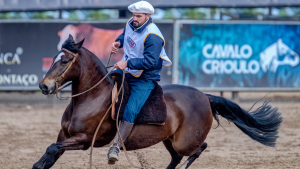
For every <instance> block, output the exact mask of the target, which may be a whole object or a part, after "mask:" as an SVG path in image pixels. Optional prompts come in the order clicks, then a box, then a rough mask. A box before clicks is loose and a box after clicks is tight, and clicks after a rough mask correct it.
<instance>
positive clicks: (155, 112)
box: [111, 72, 167, 125]
mask: <svg viewBox="0 0 300 169" xmlns="http://www.w3.org/2000/svg"><path fill="white" fill-rule="evenodd" d="M111 75H112V76H114V79H115V82H116V85H115V87H114V90H113V92H112V99H113V100H114V98H115V96H116V95H117V91H118V90H119V89H120V87H121V84H122V75H121V74H120V73H118V72H113V73H111ZM116 86H117V87H116ZM129 96H130V86H129V85H128V83H127V81H126V78H125V81H124V96H123V101H122V105H121V109H120V113H119V120H121V119H123V114H124V110H125V106H126V104H127V102H128V100H129ZM121 99H122V91H121V92H120V94H119V97H118V99H117V102H116V103H115V104H114V107H113V108H112V118H113V119H114V120H115V119H116V118H117V113H118V109H119V106H120V102H121ZM166 119H167V107H166V103H165V100H164V98H163V90H162V88H161V86H160V85H159V84H157V85H156V86H155V88H154V89H153V90H152V92H151V94H150V96H149V98H148V99H147V101H146V103H145V104H144V106H143V107H142V109H141V111H140V113H139V114H138V115H137V118H136V119H135V121H134V123H135V124H156V125H164V124H165V121H166Z"/></svg>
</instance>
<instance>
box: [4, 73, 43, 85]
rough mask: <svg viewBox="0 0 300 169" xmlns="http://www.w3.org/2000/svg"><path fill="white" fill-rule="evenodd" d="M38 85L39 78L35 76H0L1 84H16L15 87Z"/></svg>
mask: <svg viewBox="0 0 300 169" xmlns="http://www.w3.org/2000/svg"><path fill="white" fill-rule="evenodd" d="M37 83H38V76H37V75H35V74H31V75H28V74H24V75H17V74H10V75H1V74H0V84H14V85H18V84H20V85H25V86H28V85H36V84H37Z"/></svg>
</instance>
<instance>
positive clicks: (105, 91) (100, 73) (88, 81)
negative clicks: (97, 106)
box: [72, 51, 113, 99]
mask: <svg viewBox="0 0 300 169" xmlns="http://www.w3.org/2000/svg"><path fill="white" fill-rule="evenodd" d="M83 53H84V55H85V56H84V57H82V58H80V69H81V70H80V76H79V78H78V79H77V80H75V81H73V83H72V84H73V85H72V94H73V95H74V94H78V93H81V92H84V91H86V90H88V89H90V88H92V87H93V86H94V85H95V84H97V83H98V82H99V81H100V80H101V79H103V77H104V76H105V75H106V74H107V71H106V68H105V67H104V65H103V64H102V63H101V62H100V61H99V60H96V59H95V58H93V56H91V55H89V54H88V53H87V52H86V51H83ZM112 88H113V80H112V78H111V77H110V76H108V77H106V78H105V79H104V80H103V81H102V82H101V83H100V84H99V85H98V86H96V87H95V88H93V89H92V90H91V91H89V92H87V93H86V94H83V95H81V96H83V97H84V98H86V99H87V98H90V97H92V98H95V97H98V96H100V95H102V96H104V95H109V94H110V93H111V92H110V91H111V90H112ZM78 97H80V96H78Z"/></svg>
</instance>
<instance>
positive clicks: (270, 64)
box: [259, 39, 299, 73]
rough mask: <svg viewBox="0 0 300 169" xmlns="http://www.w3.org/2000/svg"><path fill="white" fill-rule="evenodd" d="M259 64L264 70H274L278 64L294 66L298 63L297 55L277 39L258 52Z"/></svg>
mask: <svg viewBox="0 0 300 169" xmlns="http://www.w3.org/2000/svg"><path fill="white" fill-rule="evenodd" d="M259 57H260V65H261V68H262V69H263V71H264V72H266V71H268V69H269V70H271V71H272V72H274V73H275V72H276V71H277V68H278V66H280V65H290V66H292V67H295V66H297V65H298V64H299V55H298V54H297V53H296V52H294V51H293V50H292V49H290V48H289V47H288V46H287V45H286V44H284V43H283V42H282V39H278V40H277V42H275V43H274V44H272V45H271V46H269V47H267V48H266V49H265V50H264V51H262V52H261V53H260V54H259Z"/></svg>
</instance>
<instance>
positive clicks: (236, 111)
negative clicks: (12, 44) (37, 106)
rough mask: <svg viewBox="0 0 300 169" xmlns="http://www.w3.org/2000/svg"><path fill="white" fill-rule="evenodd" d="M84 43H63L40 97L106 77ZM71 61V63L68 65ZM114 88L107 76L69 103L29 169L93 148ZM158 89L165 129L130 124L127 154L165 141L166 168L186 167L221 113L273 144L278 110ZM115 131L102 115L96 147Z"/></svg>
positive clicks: (191, 90)
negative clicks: (50, 141)
mask: <svg viewBox="0 0 300 169" xmlns="http://www.w3.org/2000/svg"><path fill="white" fill-rule="evenodd" d="M83 41H84V40H82V41H80V42H78V43H75V42H74V39H73V37H72V36H71V35H70V36H69V38H68V39H67V40H66V41H65V42H64V44H63V46H62V50H61V51H60V52H59V53H58V55H56V56H54V58H53V60H54V61H53V64H52V66H51V68H50V69H49V71H48V72H47V74H46V75H45V77H44V78H43V79H42V81H41V82H40V84H39V87H40V88H41V90H42V93H43V94H45V95H47V94H53V93H55V91H56V90H57V88H58V87H60V86H62V85H63V84H65V83H66V82H68V81H72V94H77V93H81V92H84V91H86V90H88V89H89V88H91V87H93V86H94V85H95V84H96V83H97V82H98V81H99V80H100V79H102V78H103V77H104V76H105V75H106V74H107V72H108V71H107V70H106V68H105V66H104V65H103V64H102V62H101V61H100V60H99V59H98V57H97V56H95V55H94V54H93V53H92V52H90V51H89V50H88V49H86V48H84V47H82V44H83ZM63 49H65V50H63ZM76 55H77V57H75V56H76ZM71 62H72V63H73V64H72V65H71V66H70V64H71ZM66 70H68V71H66ZM62 75H64V77H63V78H62V77H61V76H62ZM56 82H57V83H58V85H57V87H56V85H55V84H56ZM113 87H114V79H113V78H112V77H111V76H107V77H106V78H105V79H104V81H103V82H102V83H101V85H99V86H97V87H95V88H94V89H93V90H91V91H89V92H86V93H84V94H82V95H80V96H78V97H73V98H72V99H71V100H70V103H69V105H68V106H67V108H66V109H65V111H64V113H63V116H62V120H61V130H60V132H59V133H58V137H57V142H56V143H53V144H52V145H50V146H49V147H48V148H47V150H46V152H45V154H44V155H43V156H42V157H41V158H40V160H39V161H38V162H36V163H35V164H34V165H33V169H48V168H51V167H52V166H53V165H54V163H55V162H56V161H57V159H58V158H59V157H60V156H61V155H63V153H64V152H65V151H69V150H87V149H88V148H89V147H91V143H92V139H93V135H94V132H95V130H96V128H97V125H98V124H99V121H100V120H101V119H102V118H103V115H104V113H105V112H106V110H107V109H108V107H109V106H110V105H111V103H112V95H111V91H112V89H113ZM162 89H163V97H164V100H165V103H166V107H167V119H166V122H165V125H150V124H139V125H134V127H133V130H132V132H131V133H130V135H129V136H128V138H127V139H126V141H125V142H124V144H125V146H126V149H127V150H129V151H130V150H137V149H142V148H146V147H150V146H152V145H154V144H157V143H159V142H163V144H164V145H165V147H166V149H167V150H168V151H169V153H170V155H171V157H172V160H171V162H170V164H169V165H168V166H167V169H175V167H176V166H177V165H178V164H179V163H180V162H181V160H182V158H183V156H189V158H188V159H187V160H186V161H185V162H184V163H183V164H182V165H181V166H180V167H179V169H187V168H188V167H189V166H190V165H191V164H192V163H193V162H194V161H195V160H196V159H197V158H198V157H199V156H200V154H201V153H202V152H203V151H204V150H205V149H206V148H207V146H208V144H207V143H206V142H205V139H206V137H207V134H208V133H209V131H210V129H211V128H212V123H213V119H215V120H216V121H217V122H218V124H219V115H220V116H222V117H224V118H226V119H227V120H229V121H230V122H233V123H234V124H235V125H236V126H237V127H238V128H239V129H241V130H242V132H244V133H245V134H246V135H248V136H249V137H250V138H251V139H253V140H256V141H258V142H259V143H262V144H264V145H266V146H275V144H276V139H277V138H278V136H277V134H278V129H279V127H280V123H281V122H282V117H281V113H280V112H278V109H277V108H272V107H271V106H270V105H268V103H266V102H265V103H264V104H263V105H262V106H261V107H259V108H258V109H256V110H254V111H252V112H248V111H246V110H244V109H242V108H241V107H240V106H238V105H237V104H236V103H234V102H232V101H230V100H227V99H225V98H223V97H220V96H214V95H210V94H204V93H202V92H201V91H199V90H197V89H195V88H193V87H188V86H182V85H176V84H169V85H164V86H162ZM116 132H117V128H116V123H115V121H114V120H113V119H112V117H111V116H106V117H105V118H104V120H103V123H102V125H101V128H100V130H99V132H98V133H97V134H96V138H95V140H96V141H95V144H94V147H102V146H104V145H107V144H109V143H110V142H111V141H112V139H113V138H114V136H115V134H116Z"/></svg>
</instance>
